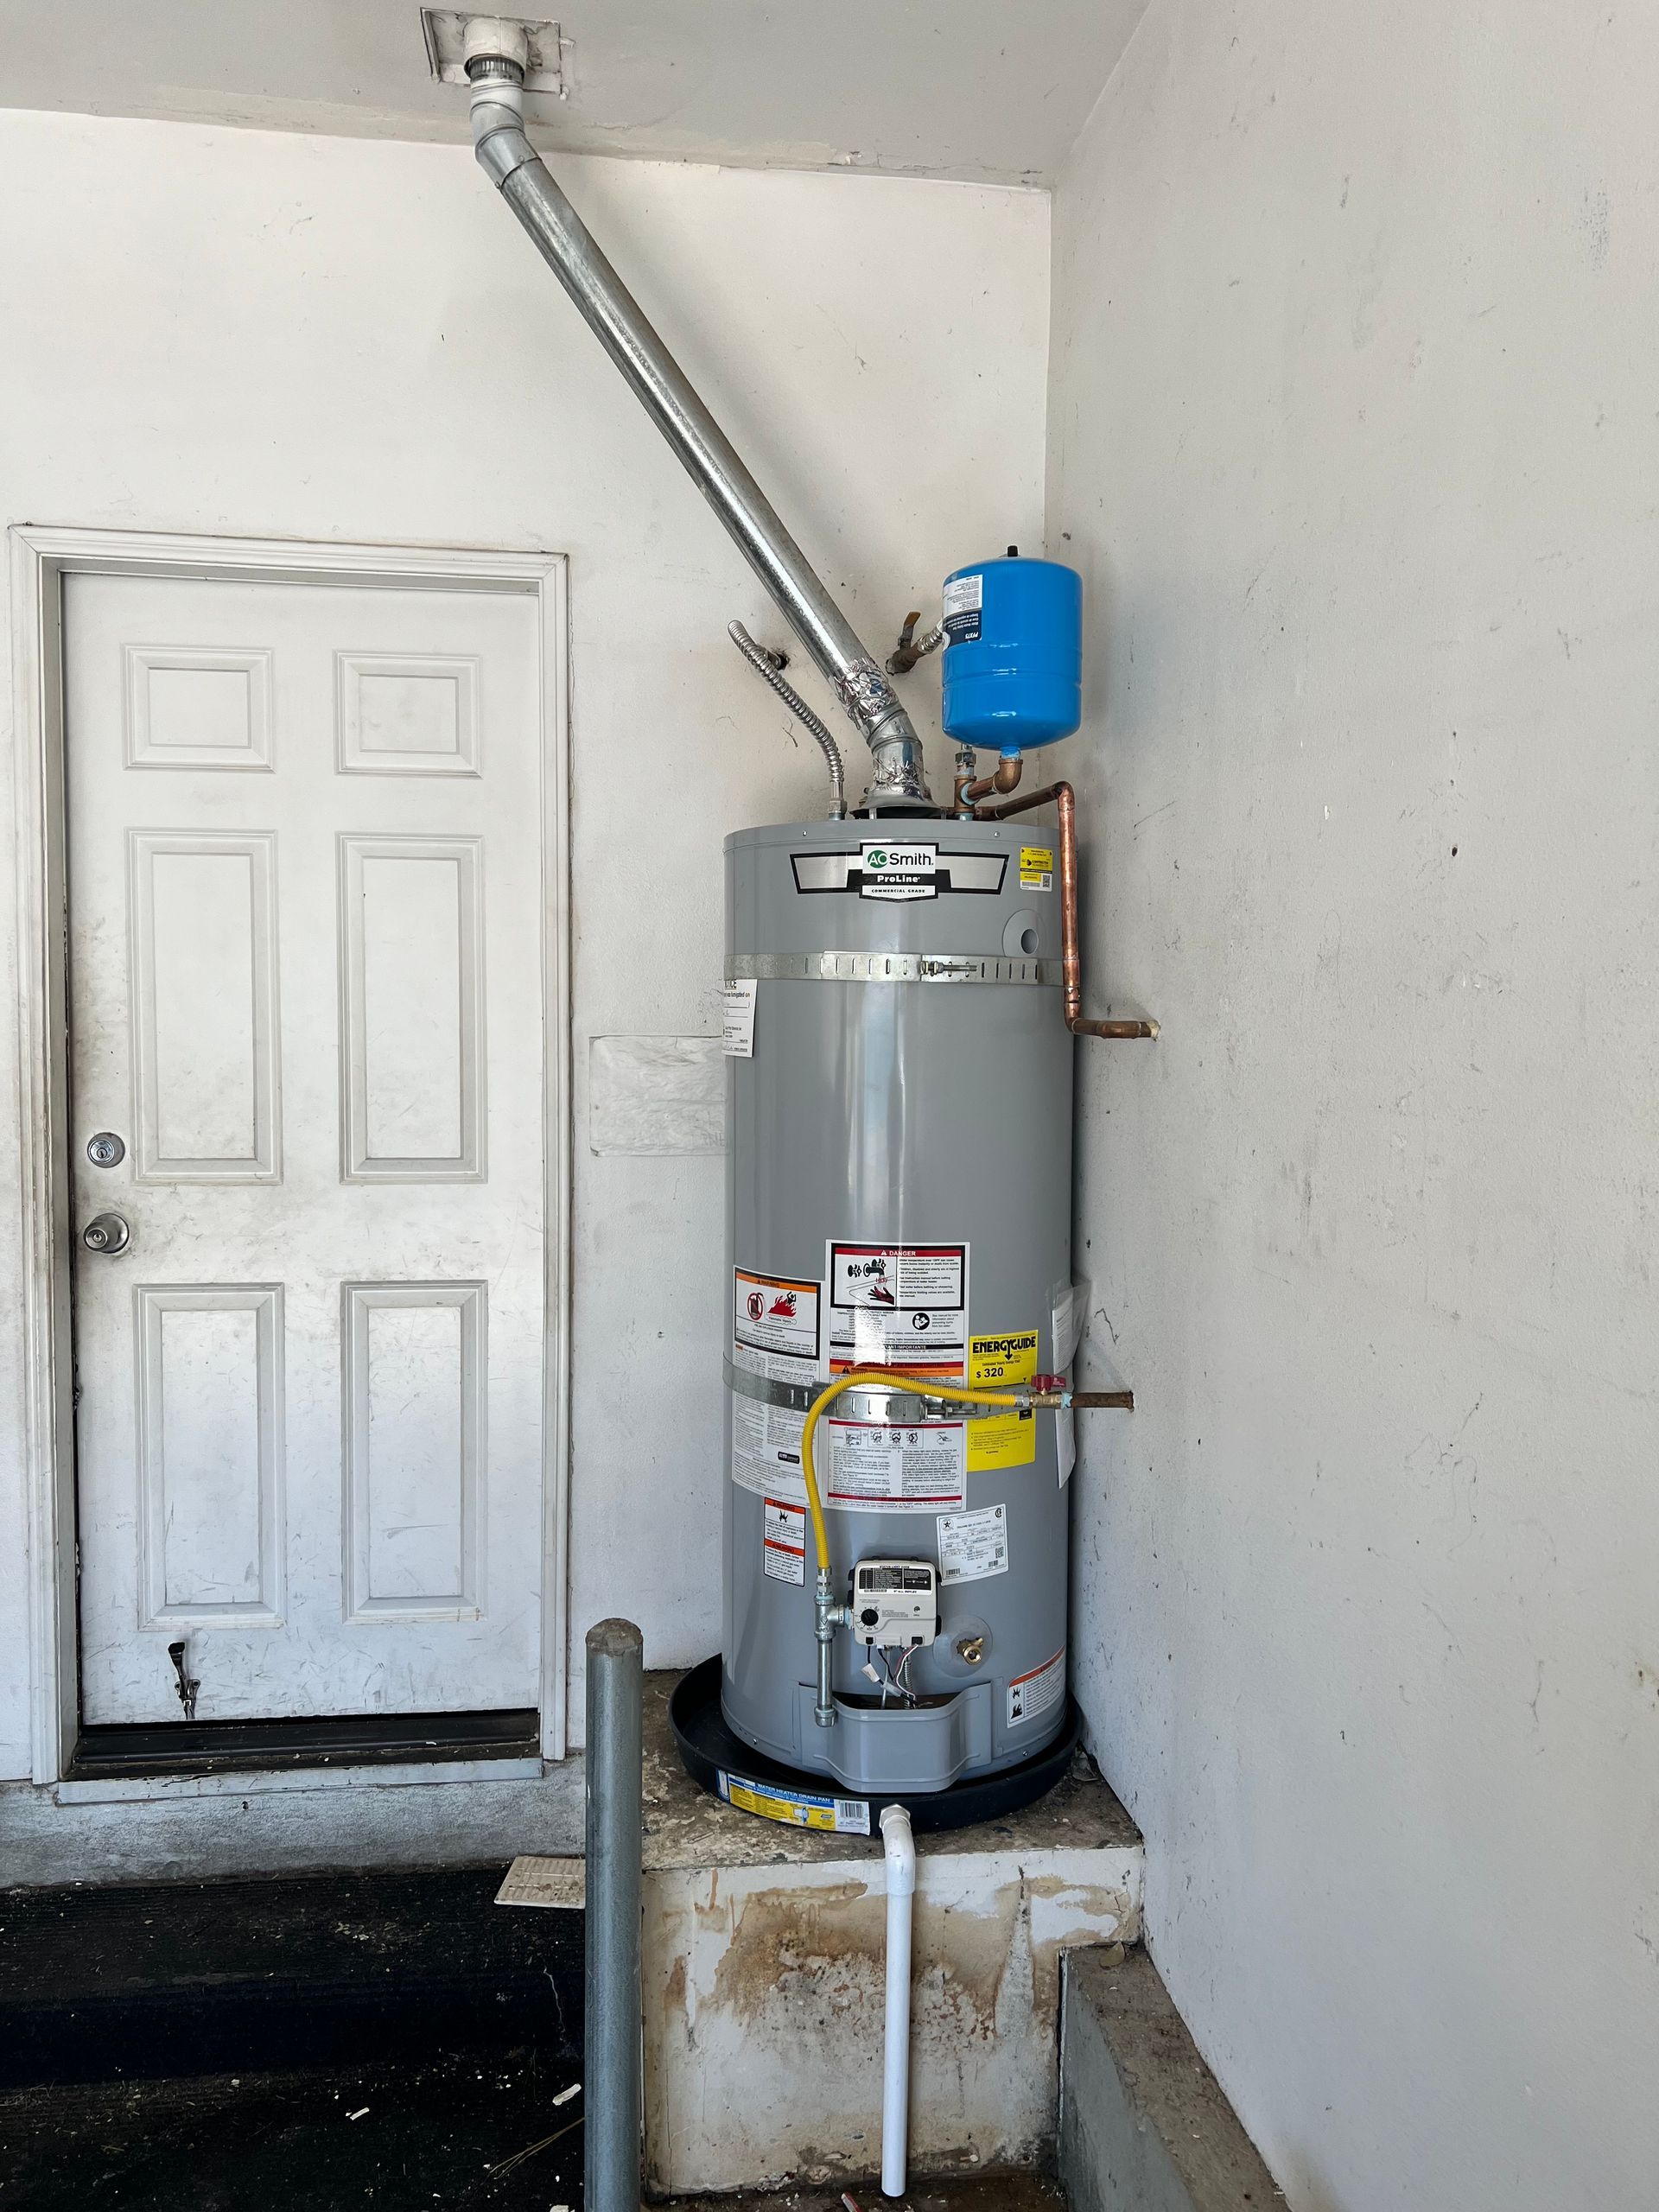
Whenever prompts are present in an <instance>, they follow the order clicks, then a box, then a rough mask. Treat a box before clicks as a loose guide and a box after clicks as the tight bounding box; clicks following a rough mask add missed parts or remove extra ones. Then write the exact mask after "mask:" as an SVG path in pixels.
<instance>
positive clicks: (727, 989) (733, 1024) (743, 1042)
mask: <svg viewBox="0 0 1659 2212" xmlns="http://www.w3.org/2000/svg"><path fill="white" fill-rule="evenodd" d="M759 990H760V983H759V982H758V981H757V980H756V978H755V977H754V976H739V977H738V979H737V981H736V982H734V983H724V984H722V985H721V993H720V1049H721V1052H723V1053H724V1054H725V1056H726V1058H728V1060H752V1059H753V1058H754V1001H755V994H756V993H757V992H758V991H759Z"/></svg>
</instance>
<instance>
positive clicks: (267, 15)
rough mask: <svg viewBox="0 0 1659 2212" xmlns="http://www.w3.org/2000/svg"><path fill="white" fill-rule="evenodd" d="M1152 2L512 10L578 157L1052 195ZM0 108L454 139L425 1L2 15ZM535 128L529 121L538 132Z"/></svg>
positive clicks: (73, 8) (557, 121)
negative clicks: (532, 24) (551, 27)
mask: <svg viewBox="0 0 1659 2212" xmlns="http://www.w3.org/2000/svg"><path fill="white" fill-rule="evenodd" d="M1146 5H1147V0H565V4H564V5H563V6H559V5H558V4H557V0H517V8H516V10H515V12H517V13H518V14H520V15H524V16H529V15H531V13H532V12H533V13H535V14H537V15H541V14H543V13H545V14H546V15H548V16H556V17H557V20H558V22H559V26H560V30H561V33H562V35H563V73H564V77H565V80H566V97H565V98H564V99H558V98H556V97H552V96H546V97H538V98H536V99H532V100H531V102H530V105H529V112H530V116H531V124H532V130H533V135H535V136H536V137H537V138H538V139H540V140H541V141H542V143H544V144H545V145H547V146H550V147H563V148H564V149H567V150H569V151H570V152H575V153H607V154H628V155H634V156H651V157H653V158H655V159H658V160H683V161H697V162H725V163H728V164H731V165H733V166H737V167H743V168H767V167H779V168H859V169H872V170H884V171H888V172H893V173H896V174H899V175H924V176H944V177H961V178H968V179H981V180H984V181H995V182H1001V183H1027V184H1045V183H1046V182H1048V181H1050V180H1051V179H1052V177H1053V176H1054V175H1055V173H1056V171H1057V170H1058V168H1059V165H1060V163H1061V162H1062V161H1063V160H1064V159H1065V154H1066V151H1067V149H1069V148H1070V146H1071V143H1072V141H1073V140H1074V139H1075V138H1076V137H1077V132H1078V130H1080V129H1081V128H1082V125H1083V124H1084V119H1085V118H1086V117H1087V116H1088V113H1089V111H1090V108H1091V107H1092V106H1093V105H1094V104H1095V101H1096V99H1097V98H1098V97H1099V94H1100V91H1101V87H1102V86H1103V85H1104V83H1105V81H1106V79H1107V78H1108V77H1109V75H1110V73H1111V72H1112V69H1113V68H1114V67H1115V66H1116V62H1117V60H1118V57H1119V55H1120V54H1122V51H1123V48H1124V47H1125V45H1126V44H1127V43H1128V38H1129V35H1130V34H1131V33H1132V31H1133V30H1134V29H1135V24H1136V22H1138V21H1139V20H1140V17H1141V15H1142V13H1143V12H1144V10H1145V8H1146ZM0 106H5V107H31V108H60V109H68V110H73V111H78V112H80V113H84V114H93V115H122V116H150V117H161V118H169V119H175V120H177V119H189V120H198V121H211V122H215V123H232V124H245V125H248V126H250V127H251V128H255V129H259V130H315V131H327V132H333V133H335V134H337V135H340V136H346V137H387V138H434V139H448V138H455V139H460V138H464V137H465V136H466V95H465V93H464V92H461V90H459V89H458V88H456V87H455V86H449V85H442V84H439V83H437V82H436V81H435V79H433V78H432V76H431V75H430V73H429V68H428V64H427V58H426V48H425V44H424V41H423V35H422V28H421V18H420V5H419V0H0ZM537 124H540V125H541V126H542V127H541V128H539V129H537V128H535V126H536V125H537Z"/></svg>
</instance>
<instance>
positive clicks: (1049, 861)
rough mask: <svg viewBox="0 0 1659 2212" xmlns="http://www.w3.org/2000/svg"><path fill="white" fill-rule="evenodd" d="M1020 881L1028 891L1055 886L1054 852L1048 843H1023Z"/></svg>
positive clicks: (1050, 889)
mask: <svg viewBox="0 0 1659 2212" xmlns="http://www.w3.org/2000/svg"><path fill="white" fill-rule="evenodd" d="M1020 883H1021V885H1022V886H1023V887H1024V888H1025V889H1026V890H1027V891H1052V889H1053V888H1054V854H1053V849H1052V847H1050V846H1048V845H1021V846H1020Z"/></svg>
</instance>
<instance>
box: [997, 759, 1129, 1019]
mask: <svg viewBox="0 0 1659 2212" xmlns="http://www.w3.org/2000/svg"><path fill="white" fill-rule="evenodd" d="M1051 799H1052V801H1053V802H1054V810H1055V812H1056V814H1057V815H1058V817H1059V823H1060V969H1061V974H1062V976H1064V978H1065V1026H1066V1027H1067V1028H1068V1029H1069V1030H1070V1031H1071V1034H1072V1035H1073V1036H1074V1037H1155V1036H1156V1035H1157V1034H1158V1025H1157V1023H1156V1022H1155V1021H1085V1020H1084V1014H1083V956H1082V954H1081V953H1080V951H1079V950H1078V949H1077V794H1076V792H1075V791H1073V790H1072V788H1071V785H1070V784H1048V785H1045V787H1044V788H1043V789H1042V790H1041V791H1027V792H1026V793H1024V795H1023V796H1022V797H1021V798H1015V799H1010V800H1009V801H1008V802H1007V804H1006V805H1003V806H982V807H981V808H980V809H979V812H978V819H979V820H980V821H982V822H1004V821H1006V820H1007V817H1008V816H1009V815H1011V814H1028V813H1029V812H1030V811H1031V810H1032V808H1033V807H1034V806H1046V804H1048V802H1049V801H1050V800H1051Z"/></svg>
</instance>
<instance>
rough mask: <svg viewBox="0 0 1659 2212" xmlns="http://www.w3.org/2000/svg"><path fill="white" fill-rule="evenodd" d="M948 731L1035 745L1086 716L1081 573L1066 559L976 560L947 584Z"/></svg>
mask: <svg viewBox="0 0 1659 2212" xmlns="http://www.w3.org/2000/svg"><path fill="white" fill-rule="evenodd" d="M944 633H945V638H946V640H947V642H946V645H945V648H944V733H945V735H946V736H947V737H953V738H955V739H956V740H957V741H958V742H959V743H960V744H963V745H977V746H982V747H991V746H995V747H996V749H997V750H998V752H999V753H1020V752H1024V751H1027V750H1028V749H1029V748H1030V747H1033V746H1037V745H1052V743H1053V742H1054V741H1055V739H1056V738H1057V737H1069V736H1070V735H1071V733H1072V731H1073V730H1074V729H1076V728H1077V724H1078V723H1079V722H1080V721H1082V720H1083V579H1082V577H1081V576H1079V575H1078V574H1077V570H1076V569H1068V568H1066V567H1065V565H1064V564H1063V563H1061V562H1058V561H1022V560H1021V559H1020V555H1019V549H1018V547H1016V546H1013V545H1010V546H1009V548H1008V551H1007V559H1006V560H1001V561H976V563H974V565H973V566H972V568H969V569H957V572H956V574H955V575H952V576H948V577H947V578H946V579H945V585H944Z"/></svg>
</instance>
